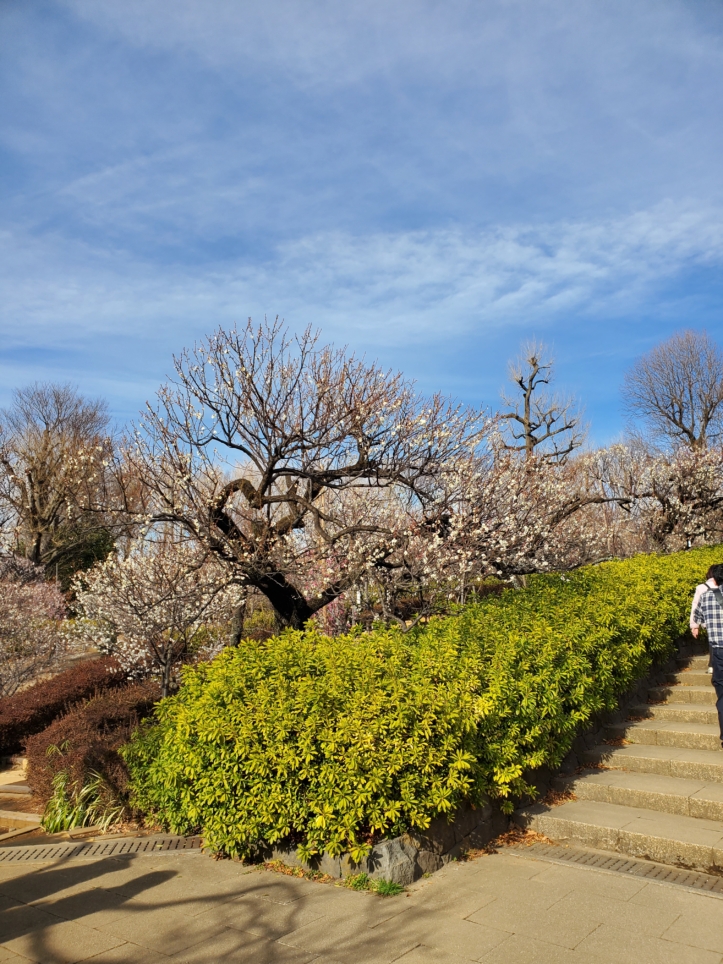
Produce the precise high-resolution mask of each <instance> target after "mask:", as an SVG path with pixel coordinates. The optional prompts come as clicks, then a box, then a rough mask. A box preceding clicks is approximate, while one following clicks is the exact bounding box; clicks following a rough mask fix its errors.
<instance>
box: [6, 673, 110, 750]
mask: <svg viewBox="0 0 723 964" xmlns="http://www.w3.org/2000/svg"><path fill="white" fill-rule="evenodd" d="M126 679H127V676H126V673H125V672H124V671H123V670H122V669H121V667H120V666H119V665H118V663H117V662H116V661H115V660H114V659H112V658H110V657H103V658H101V659H94V660H88V661H86V662H82V663H78V664H77V665H76V666H72V667H71V668H70V669H67V670H65V672H63V673H59V674H58V675H57V676H54V677H53V678H52V679H47V680H42V681H41V682H40V683H36V684H35V685H34V686H30V687H28V689H26V690H21V691H20V692H19V693H15V694H14V695H13V696H8V697H6V698H5V699H3V700H1V701H0V752H1V753H3V754H10V753H19V752H20V751H21V750H22V748H23V744H24V743H25V741H26V740H27V738H28V737H29V736H31V735H32V734H33V733H40V732H41V731H42V730H44V729H45V728H46V727H47V726H49V725H50V724H51V723H52V722H53V720H55V719H57V717H59V716H60V715H61V714H63V713H65V712H67V710H68V709H70V707H71V706H73V705H74V704H75V703H78V702H80V701H81V700H85V699H88V697H89V696H92V695H93V694H94V693H97V692H100V691H103V690H108V689H112V688H114V687H116V686H121V685H123V683H125V681H126Z"/></svg>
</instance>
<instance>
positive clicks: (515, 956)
mask: <svg viewBox="0 0 723 964" xmlns="http://www.w3.org/2000/svg"><path fill="white" fill-rule="evenodd" d="M480 961H481V962H482V964H582V961H583V958H581V957H580V955H579V954H578V952H577V951H574V950H568V949H567V948H565V947H560V945H559V944H548V943H546V942H545V941H539V940H535V939H534V938H531V937H525V936H524V935H523V934H513V935H512V937H509V938H508V939H507V940H506V941H505V942H504V943H503V944H499V945H498V946H497V947H495V948H494V949H493V950H492V951H490V952H489V953H488V954H485V955H484V957H481V958H480ZM631 964H632V962H631Z"/></svg>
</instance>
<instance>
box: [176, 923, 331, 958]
mask: <svg viewBox="0 0 723 964" xmlns="http://www.w3.org/2000/svg"><path fill="white" fill-rule="evenodd" d="M313 959H314V954H313V953H312V952H309V951H304V950H300V949H299V948H298V947H288V946H285V945H283V944H278V943H276V942H275V941H267V940H264V939H263V938H262V937H258V936H257V935H255V934H243V933H242V932H240V931H237V930H223V931H219V932H217V933H216V935H215V936H214V937H212V938H209V939H208V940H205V941H202V942H201V943H200V944H196V945H195V946H194V947H192V948H189V949H188V950H185V951H181V952H180V953H179V954H177V955H176V956H174V957H173V958H170V960H172V961H173V962H174V964H222V962H229V964H230V962H236V961H238V962H239V964H307V962H311V961H312V960H313Z"/></svg>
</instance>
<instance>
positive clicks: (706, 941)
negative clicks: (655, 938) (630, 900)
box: [645, 901, 723, 955]
mask: <svg viewBox="0 0 723 964" xmlns="http://www.w3.org/2000/svg"><path fill="white" fill-rule="evenodd" d="M645 911H646V913H649V912H650V908H647V907H646V908H645ZM662 936H663V937H664V938H665V940H668V941H676V942H677V943H680V944H685V945H688V946H691V947H702V948H705V949H706V950H709V951H715V952H716V953H718V954H721V955H723V901H717V902H716V903H713V901H707V902H706V903H698V904H691V905H689V906H688V908H687V909H686V911H685V913H683V914H679V915H678V917H677V918H676V920H675V921H674V922H673V923H672V924H671V925H670V927H668V928H667V929H666V931H665V932H664V933H663V935H662Z"/></svg>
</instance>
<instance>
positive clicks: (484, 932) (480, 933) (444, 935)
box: [386, 912, 511, 961]
mask: <svg viewBox="0 0 723 964" xmlns="http://www.w3.org/2000/svg"><path fill="white" fill-rule="evenodd" d="M386 930H387V932H388V933H393V934H395V935H396V936H398V937H406V938H408V939H409V940H410V941H415V940H416V941H419V942H420V943H421V944H424V945H425V946H427V947H434V948H437V950H439V951H446V952H448V953H450V954H456V955H457V956H458V957H462V958H466V959H468V960H473V961H475V960H479V958H480V957H482V955H483V954H486V953H487V952H488V951H490V950H491V949H492V948H493V947H497V946H498V945H499V944H502V943H503V942H504V941H506V940H507V938H508V937H509V936H510V934H511V931H506V930H502V929H500V928H496V927H491V926H489V924H486V923H485V924H480V923H475V922H473V921H470V920H461V919H454V918H453V919H451V920H446V919H445V918H444V917H441V916H440V915H439V914H436V915H434V917H430V915H429V914H426V913H424V912H420V913H417V914H407V915H405V917H404V919H403V920H401V921H399V920H395V921H393V922H392V923H391V924H389V925H387V928H386Z"/></svg>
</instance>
